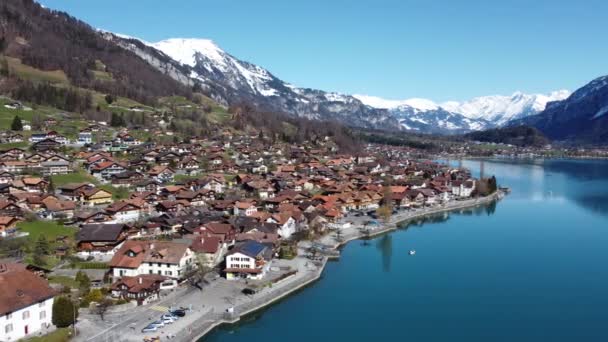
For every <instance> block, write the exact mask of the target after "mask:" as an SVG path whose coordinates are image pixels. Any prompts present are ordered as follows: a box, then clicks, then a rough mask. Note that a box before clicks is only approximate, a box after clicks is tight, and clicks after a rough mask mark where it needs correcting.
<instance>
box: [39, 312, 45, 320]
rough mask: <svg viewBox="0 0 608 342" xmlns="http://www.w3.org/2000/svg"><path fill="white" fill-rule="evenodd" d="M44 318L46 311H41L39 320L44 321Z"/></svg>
mask: <svg viewBox="0 0 608 342" xmlns="http://www.w3.org/2000/svg"><path fill="white" fill-rule="evenodd" d="M45 318H46V311H44V310H42V311H40V319H45Z"/></svg>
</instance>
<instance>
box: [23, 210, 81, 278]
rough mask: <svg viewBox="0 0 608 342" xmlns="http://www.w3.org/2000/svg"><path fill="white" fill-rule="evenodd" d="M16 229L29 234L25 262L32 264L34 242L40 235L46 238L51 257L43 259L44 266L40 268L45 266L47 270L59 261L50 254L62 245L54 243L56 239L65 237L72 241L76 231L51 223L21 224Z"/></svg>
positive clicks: (34, 222) (33, 222)
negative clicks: (27, 252)
mask: <svg viewBox="0 0 608 342" xmlns="http://www.w3.org/2000/svg"><path fill="white" fill-rule="evenodd" d="M17 227H18V228H19V230H21V231H22V232H27V233H29V235H28V236H27V249H28V250H29V251H30V253H29V254H28V256H27V257H26V261H27V262H32V254H31V253H32V251H33V250H34V246H35V245H36V241H38V238H39V237H40V236H41V235H43V236H44V237H46V239H47V240H48V241H49V246H50V249H51V255H48V256H46V257H45V258H44V259H45V261H46V265H40V266H45V267H49V268H52V267H54V266H55V265H57V263H58V262H59V259H58V258H57V257H56V256H55V255H53V254H52V253H53V251H54V249H55V248H56V247H59V246H61V245H62V243H57V242H55V240H56V239H57V237H58V236H67V237H68V239H69V240H71V241H74V237H75V235H76V229H74V228H71V227H66V226H64V225H61V224H58V223H56V222H52V221H32V222H22V223H20V224H19V225H18V226H17Z"/></svg>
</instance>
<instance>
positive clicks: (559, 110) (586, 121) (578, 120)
mask: <svg viewBox="0 0 608 342" xmlns="http://www.w3.org/2000/svg"><path fill="white" fill-rule="evenodd" d="M607 114H608V76H602V77H598V78H596V79H594V80H592V81H591V82H589V83H588V84H586V85H585V86H583V87H581V88H579V89H578V90H576V91H575V92H574V93H572V95H570V96H569V97H568V98H566V99H564V100H561V101H555V102H549V103H548V104H547V107H546V109H545V110H544V111H542V112H541V113H539V114H537V115H533V116H528V117H525V118H522V119H519V120H514V121H512V122H511V123H510V124H511V125H522V124H523V125H530V126H533V127H536V128H537V129H539V130H540V131H541V132H543V133H544V134H545V135H546V136H547V137H549V138H550V139H553V140H560V141H569V142H576V143H591V144H601V145H605V144H606V143H608V115H607Z"/></svg>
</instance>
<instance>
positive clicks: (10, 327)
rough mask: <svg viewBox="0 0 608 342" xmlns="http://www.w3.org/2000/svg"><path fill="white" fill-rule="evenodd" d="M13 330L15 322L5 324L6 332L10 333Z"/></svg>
mask: <svg viewBox="0 0 608 342" xmlns="http://www.w3.org/2000/svg"><path fill="white" fill-rule="evenodd" d="M12 331H13V324H12V323H11V324H7V325H5V326H4V333H5V334H8V333H10V332H12Z"/></svg>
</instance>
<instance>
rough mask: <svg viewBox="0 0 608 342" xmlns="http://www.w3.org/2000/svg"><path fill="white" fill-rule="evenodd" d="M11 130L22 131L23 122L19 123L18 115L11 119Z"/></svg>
mask: <svg viewBox="0 0 608 342" xmlns="http://www.w3.org/2000/svg"><path fill="white" fill-rule="evenodd" d="M11 129H12V130H13V131H23V122H22V121H21V118H20V117H19V115H15V117H14V118H13V123H12V124H11Z"/></svg>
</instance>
